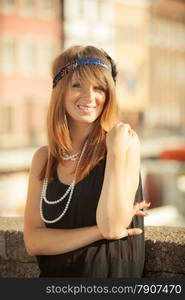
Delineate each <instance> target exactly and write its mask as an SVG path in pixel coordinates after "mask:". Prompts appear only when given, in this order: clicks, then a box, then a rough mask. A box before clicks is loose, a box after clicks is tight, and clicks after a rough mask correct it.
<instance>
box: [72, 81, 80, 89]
mask: <svg viewBox="0 0 185 300" xmlns="http://www.w3.org/2000/svg"><path fill="white" fill-rule="evenodd" d="M72 87H74V88H79V87H81V84H80V83H79V82H75V83H73V84H72Z"/></svg>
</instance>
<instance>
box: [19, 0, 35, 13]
mask: <svg viewBox="0 0 185 300" xmlns="http://www.w3.org/2000/svg"><path fill="white" fill-rule="evenodd" d="M21 13H22V14H23V15H24V16H27V17H30V16H34V13H35V0H22V6H21Z"/></svg>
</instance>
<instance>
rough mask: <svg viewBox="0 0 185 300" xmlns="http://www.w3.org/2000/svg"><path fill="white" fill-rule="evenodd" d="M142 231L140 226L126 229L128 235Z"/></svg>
mask: <svg viewBox="0 0 185 300" xmlns="http://www.w3.org/2000/svg"><path fill="white" fill-rule="evenodd" d="M142 232H143V231H142V229H140V228H130V229H127V233H128V235H138V234H141V233H142Z"/></svg>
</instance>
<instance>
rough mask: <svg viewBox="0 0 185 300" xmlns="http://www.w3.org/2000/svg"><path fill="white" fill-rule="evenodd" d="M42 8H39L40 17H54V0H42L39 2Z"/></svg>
mask: <svg viewBox="0 0 185 300" xmlns="http://www.w3.org/2000/svg"><path fill="white" fill-rule="evenodd" d="M41 3H42V6H41V17H43V18H46V19H50V18H53V17H54V15H55V6H54V5H55V3H56V0H55V1H53V0H42V1H41Z"/></svg>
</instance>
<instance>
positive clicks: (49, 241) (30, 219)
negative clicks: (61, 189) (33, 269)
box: [24, 146, 104, 255]
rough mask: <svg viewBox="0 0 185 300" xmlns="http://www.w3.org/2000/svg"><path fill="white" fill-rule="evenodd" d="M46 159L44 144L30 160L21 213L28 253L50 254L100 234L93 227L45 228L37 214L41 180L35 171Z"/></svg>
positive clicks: (86, 241)
mask: <svg viewBox="0 0 185 300" xmlns="http://www.w3.org/2000/svg"><path fill="white" fill-rule="evenodd" d="M46 160H47V147H46V146H44V147H41V148H39V149H38V150H37V151H36V152H35V154H34V156H33V159H32V164H31V169H30V173H29V181H28V192H27V201H26V206H25V213H24V242H25V246H26V250H27V252H28V254H29V255H50V254H53V255H55V254H62V253H65V252H69V251H72V250H75V249H78V248H81V247H84V246H86V245H89V244H91V243H93V242H95V241H98V240H101V239H103V238H104V237H103V236H102V234H101V233H100V231H99V229H98V227H97V226H89V227H82V228H75V229H51V228H46V226H45V224H44V222H43V221H42V219H41V217H40V213H39V203H40V194H41V189H42V181H41V180H40V179H39V174H40V171H41V169H42V167H43V166H44V164H45V162H46Z"/></svg>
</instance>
